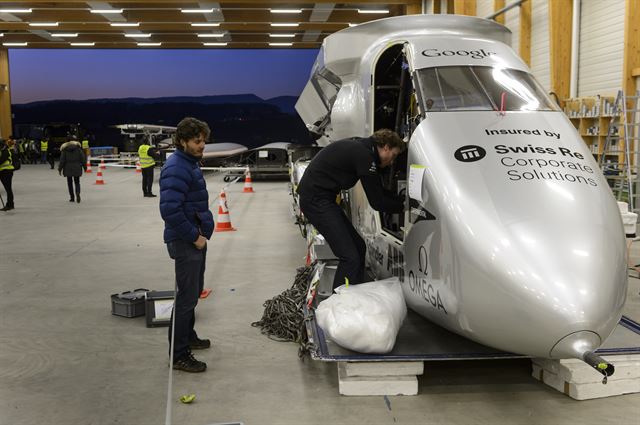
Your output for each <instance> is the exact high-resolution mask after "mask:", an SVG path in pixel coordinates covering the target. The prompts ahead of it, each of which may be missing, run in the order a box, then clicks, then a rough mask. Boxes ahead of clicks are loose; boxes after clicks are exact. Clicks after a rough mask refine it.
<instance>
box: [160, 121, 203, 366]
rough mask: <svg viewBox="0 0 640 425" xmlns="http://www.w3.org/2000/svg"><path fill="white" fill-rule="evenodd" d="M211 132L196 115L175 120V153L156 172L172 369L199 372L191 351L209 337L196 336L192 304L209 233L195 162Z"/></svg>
mask: <svg viewBox="0 0 640 425" xmlns="http://www.w3.org/2000/svg"><path fill="white" fill-rule="evenodd" d="M210 133H211V130H209V126H208V125H207V123H204V122H202V121H198V120H197V119H195V118H190V117H188V118H185V119H183V120H182V121H180V123H179V124H178V128H177V129H176V134H175V140H174V144H175V146H176V151H175V153H174V154H173V155H171V156H170V157H169V159H168V160H167V162H166V163H165V164H164V167H162V171H161V173H160V214H161V215H162V219H163V220H164V242H165V243H166V244H167V250H168V251H169V256H170V257H171V258H172V259H174V260H175V270H176V286H177V290H178V291H177V294H176V300H175V308H174V314H175V343H174V348H173V359H174V360H173V368H174V369H177V370H184V371H186V372H204V371H205V370H206V369H207V365H206V363H204V362H201V361H198V360H196V359H195V358H194V357H193V354H191V350H192V349H202V348H209V347H210V346H211V341H209V340H208V339H200V338H198V335H197V334H196V332H195V330H194V329H193V327H194V324H195V308H196V305H197V304H198V298H199V296H200V293H201V292H202V289H203V287H204V269H205V262H206V258H207V239H209V238H211V235H212V233H213V214H211V211H210V210H209V193H208V192H207V184H206V182H205V180H204V177H203V176H202V171H201V170H200V165H199V161H200V160H201V159H202V153H203V152H204V145H205V142H206V141H207V139H209V135H210ZM169 347H171V326H170V327H169ZM169 354H170V355H171V353H169Z"/></svg>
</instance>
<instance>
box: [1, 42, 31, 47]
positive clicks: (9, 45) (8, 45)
mask: <svg viewBox="0 0 640 425" xmlns="http://www.w3.org/2000/svg"><path fill="white" fill-rule="evenodd" d="M2 45H3V46H6V47H24V46H26V45H27V43H26V42H25V43H2Z"/></svg>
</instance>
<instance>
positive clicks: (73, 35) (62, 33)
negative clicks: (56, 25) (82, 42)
mask: <svg viewBox="0 0 640 425" xmlns="http://www.w3.org/2000/svg"><path fill="white" fill-rule="evenodd" d="M51 36H52V37H77V36H78V33H77V32H61V33H58V34H51Z"/></svg>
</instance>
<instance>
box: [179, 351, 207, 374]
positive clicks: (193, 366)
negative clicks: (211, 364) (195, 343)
mask: <svg viewBox="0 0 640 425" xmlns="http://www.w3.org/2000/svg"><path fill="white" fill-rule="evenodd" d="M173 369H174V370H183V371H185V372H191V373H200V372H204V371H205V370H207V364H206V363H205V362H201V361H198V360H196V359H195V358H194V357H193V354H191V351H189V352H187V353H186V354H185V355H183V356H182V357H180V358H179V359H178V360H176V361H174V362H173Z"/></svg>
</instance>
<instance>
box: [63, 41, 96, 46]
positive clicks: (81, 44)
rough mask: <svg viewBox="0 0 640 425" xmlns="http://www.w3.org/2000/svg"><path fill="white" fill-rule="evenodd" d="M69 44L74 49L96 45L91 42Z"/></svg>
mask: <svg viewBox="0 0 640 425" xmlns="http://www.w3.org/2000/svg"><path fill="white" fill-rule="evenodd" d="M69 44H71V45H72V46H75V47H91V46H95V45H96V43H93V42H91V43H69Z"/></svg>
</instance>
